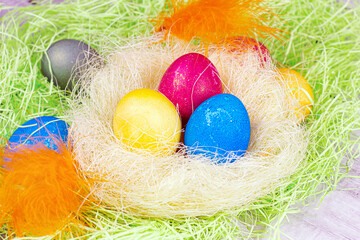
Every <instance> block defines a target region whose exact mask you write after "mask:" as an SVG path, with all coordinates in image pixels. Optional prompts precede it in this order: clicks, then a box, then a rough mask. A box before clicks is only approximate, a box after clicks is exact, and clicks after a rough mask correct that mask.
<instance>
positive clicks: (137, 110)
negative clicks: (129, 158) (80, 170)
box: [113, 89, 181, 156]
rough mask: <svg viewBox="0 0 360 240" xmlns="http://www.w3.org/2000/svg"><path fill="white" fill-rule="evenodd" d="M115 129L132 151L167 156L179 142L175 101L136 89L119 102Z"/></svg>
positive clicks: (178, 119) (152, 92) (147, 90)
mask: <svg viewBox="0 0 360 240" xmlns="http://www.w3.org/2000/svg"><path fill="white" fill-rule="evenodd" d="M113 130H114V134H115V136H116V137H117V138H118V139H120V140H121V141H122V143H123V144H124V146H125V147H126V148H127V149H128V150H129V151H132V152H136V153H151V154H153V155H155V156H168V155H171V154H172V153H174V152H175V151H176V148H177V145H178V143H179V140H180V135H181V120H180V116H179V114H178V112H177V110H176V108H175V106H174V104H172V103H171V102H170V100H169V99H167V98H166V97H165V96H164V95H163V94H161V93H160V92H158V91H155V90H152V89H137V90H134V91H131V92H129V93H128V94H126V95H125V96H124V97H123V98H122V99H121V100H120V102H119V103H118V106H117V107H116V110H115V116H114V119H113Z"/></svg>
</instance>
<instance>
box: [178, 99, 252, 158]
mask: <svg viewBox="0 0 360 240" xmlns="http://www.w3.org/2000/svg"><path fill="white" fill-rule="evenodd" d="M250 132H251V126H250V119H249V115H248V112H247V110H246V108H245V106H244V104H243V103H242V102H241V100H240V99H239V98H237V97H236V96H234V95H232V94H228V93H223V94H218V95H215V96H213V97H211V98H209V99H208V100H206V101H205V102H203V103H202V104H201V105H200V106H199V107H198V108H197V109H196V110H195V111H194V113H193V114H192V115H191V117H190V119H189V122H188V124H187V126H186V130H185V145H186V146H187V151H188V153H189V154H195V155H197V154H202V155H204V156H206V157H208V158H210V159H213V160H214V162H216V163H225V162H234V161H235V160H236V159H238V158H239V157H241V156H243V155H244V154H245V152H246V150H247V148H248V146H249V141H250Z"/></svg>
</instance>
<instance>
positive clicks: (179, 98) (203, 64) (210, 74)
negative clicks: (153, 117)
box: [159, 53, 223, 123]
mask: <svg viewBox="0 0 360 240" xmlns="http://www.w3.org/2000/svg"><path fill="white" fill-rule="evenodd" d="M159 91H160V92H161V93H163V94H164V95H165V96H166V97H167V98H168V99H169V100H170V101H171V102H172V103H173V104H174V105H175V106H176V108H177V109H178V110H179V113H180V116H181V119H182V121H183V123H186V122H187V121H188V120H189V118H190V116H191V114H192V113H193V111H194V110H195V109H196V108H197V107H198V106H199V105H200V104H201V103H202V102H204V101H205V100H206V99H208V98H210V97H212V96H214V95H216V94H220V93H222V92H223V87H222V82H221V79H220V77H219V73H218V71H217V69H216V68H215V66H214V65H213V64H212V63H211V61H210V60H209V59H208V58H207V57H205V56H204V55H201V54H199V53H188V54H185V55H183V56H181V57H179V58H178V59H176V60H175V61H174V62H173V63H172V64H171V65H170V66H169V68H168V69H167V70H166V72H165V73H164V75H163V77H162V79H161V82H160V85H159Z"/></svg>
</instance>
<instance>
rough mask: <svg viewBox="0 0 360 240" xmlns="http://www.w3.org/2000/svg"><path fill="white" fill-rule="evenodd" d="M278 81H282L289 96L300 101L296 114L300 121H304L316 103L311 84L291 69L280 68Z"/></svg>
mask: <svg viewBox="0 0 360 240" xmlns="http://www.w3.org/2000/svg"><path fill="white" fill-rule="evenodd" d="M278 73H279V76H278V77H277V79H278V80H282V82H283V83H284V85H285V87H286V88H287V91H288V92H289V96H291V97H293V98H295V99H296V100H297V101H298V105H297V106H296V107H295V109H294V110H295V114H296V116H297V118H298V119H299V121H303V120H304V119H305V118H306V117H307V116H308V115H309V114H310V112H311V109H312V107H313V103H314V95H313V92H312V89H311V86H310V84H309V83H308V82H307V81H306V79H305V78H304V77H303V76H302V75H301V74H300V73H298V72H297V71H295V70H292V69H289V68H278Z"/></svg>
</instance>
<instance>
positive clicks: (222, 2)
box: [155, 0, 280, 45]
mask: <svg viewBox="0 0 360 240" xmlns="http://www.w3.org/2000/svg"><path fill="white" fill-rule="evenodd" d="M265 3H266V0H190V1H187V2H185V1H183V0H168V1H167V3H166V5H165V7H164V10H163V11H161V12H160V13H159V15H158V16H157V18H156V19H155V31H157V32H160V31H165V33H166V34H165V35H166V36H165V37H168V36H169V35H172V36H176V37H178V38H180V39H183V40H186V41H191V40H193V39H200V40H201V42H202V43H204V44H205V45H208V44H210V43H213V44H218V43H223V42H224V40H225V39H233V38H234V37H239V36H246V37H251V38H259V37H260V38H263V37H266V36H267V35H271V36H275V37H276V38H278V37H279V34H280V30H279V29H276V28H274V27H272V26H270V25H271V24H270V23H271V21H272V20H274V19H275V18H274V16H275V14H274V13H271V12H270V7H268V6H266V5H265Z"/></svg>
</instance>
